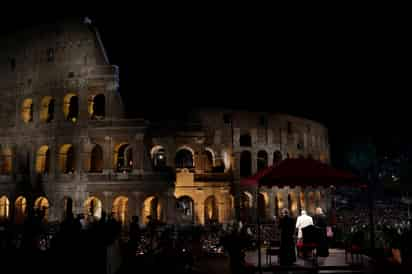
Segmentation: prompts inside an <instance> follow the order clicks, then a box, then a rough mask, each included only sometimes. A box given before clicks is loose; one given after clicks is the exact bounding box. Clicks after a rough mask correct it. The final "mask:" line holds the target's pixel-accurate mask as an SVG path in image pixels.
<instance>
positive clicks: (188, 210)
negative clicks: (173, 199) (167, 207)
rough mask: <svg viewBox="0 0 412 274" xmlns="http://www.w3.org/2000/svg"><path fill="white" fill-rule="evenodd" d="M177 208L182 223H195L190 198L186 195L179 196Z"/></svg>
mask: <svg viewBox="0 0 412 274" xmlns="http://www.w3.org/2000/svg"><path fill="white" fill-rule="evenodd" d="M177 208H178V212H179V214H180V216H181V219H182V221H183V222H184V223H190V224H194V223H195V205H194V201H193V199H192V197H190V196H188V195H184V196H180V197H179V198H178V199H177Z"/></svg>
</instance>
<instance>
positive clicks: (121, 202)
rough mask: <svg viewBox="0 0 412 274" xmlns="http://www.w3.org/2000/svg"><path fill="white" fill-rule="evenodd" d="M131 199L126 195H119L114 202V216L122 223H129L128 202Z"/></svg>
mask: <svg viewBox="0 0 412 274" xmlns="http://www.w3.org/2000/svg"><path fill="white" fill-rule="evenodd" d="M128 201H129V199H128V198H127V197H125V196H119V197H117V198H116V199H115V200H114V202H113V208H112V213H113V215H114V218H115V219H116V220H117V221H118V222H120V223H121V224H122V226H125V225H127V210H128V208H127V204H128Z"/></svg>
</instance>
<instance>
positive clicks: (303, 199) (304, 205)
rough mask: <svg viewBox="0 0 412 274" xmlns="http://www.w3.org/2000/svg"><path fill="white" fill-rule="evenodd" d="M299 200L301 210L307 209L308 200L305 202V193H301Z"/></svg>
mask: <svg viewBox="0 0 412 274" xmlns="http://www.w3.org/2000/svg"><path fill="white" fill-rule="evenodd" d="M299 200H300V206H301V208H300V209H301V210H302V209H306V200H305V193H304V192H303V191H301V192H300V193H299Z"/></svg>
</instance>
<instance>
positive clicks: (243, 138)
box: [239, 132, 252, 147]
mask: <svg viewBox="0 0 412 274" xmlns="http://www.w3.org/2000/svg"><path fill="white" fill-rule="evenodd" d="M239 145H240V146H241V147H251V146H252V135H251V134H250V132H245V133H242V134H241V135H240V136H239Z"/></svg>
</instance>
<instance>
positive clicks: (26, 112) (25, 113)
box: [21, 98, 33, 124]
mask: <svg viewBox="0 0 412 274" xmlns="http://www.w3.org/2000/svg"><path fill="white" fill-rule="evenodd" d="M21 118H22V120H23V122H24V123H26V124H27V123H30V122H33V99H31V98H26V99H24V101H23V104H22V107H21Z"/></svg>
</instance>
